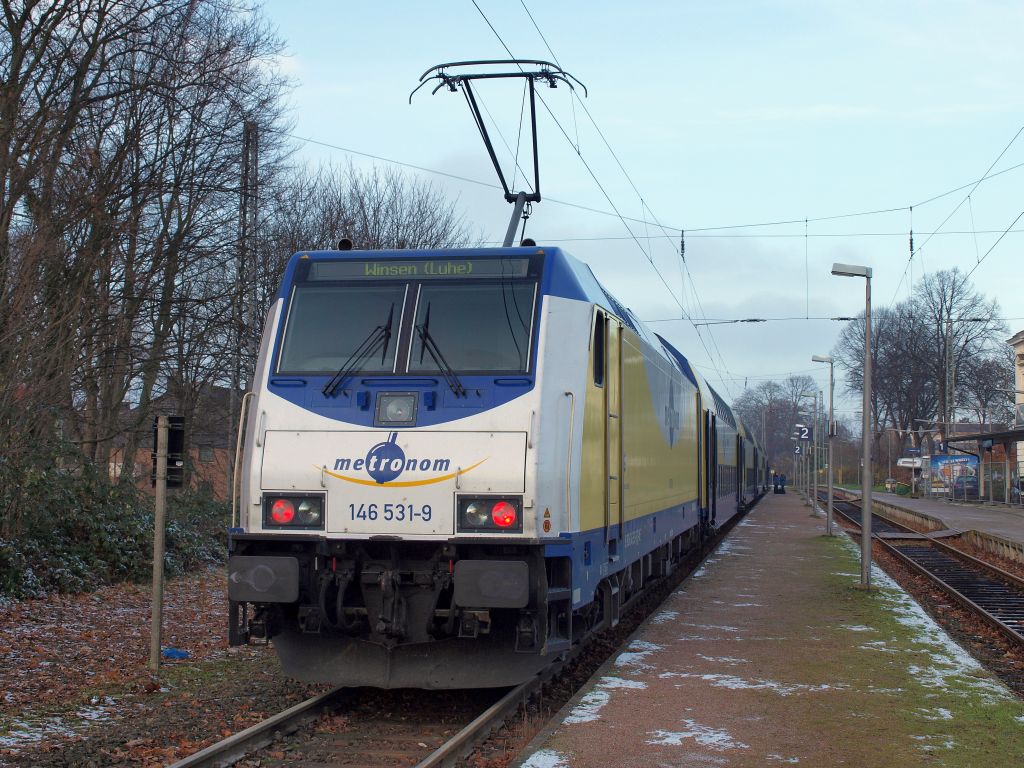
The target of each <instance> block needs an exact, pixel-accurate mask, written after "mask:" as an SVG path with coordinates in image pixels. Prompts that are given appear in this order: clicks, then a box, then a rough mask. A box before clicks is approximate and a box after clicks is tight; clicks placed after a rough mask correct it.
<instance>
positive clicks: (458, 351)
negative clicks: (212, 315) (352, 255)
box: [277, 258, 541, 375]
mask: <svg viewBox="0 0 1024 768" xmlns="http://www.w3.org/2000/svg"><path fill="white" fill-rule="evenodd" d="M540 263H541V262H540V260H535V259H530V258H505V259H436V260H423V259H417V260H413V259H409V260H402V261H400V260H396V259H382V260H379V261H313V262H309V263H308V264H307V265H305V266H304V267H303V268H302V270H300V272H299V273H298V274H297V275H296V279H297V283H296V285H295V287H294V289H293V291H292V297H291V302H290V304H289V308H288V314H287V318H286V321H285V330H284V336H283V341H282V343H281V349H280V353H279V355H278V364H277V372H278V373H289V374H310V375H316V374H330V375H335V374H338V375H342V374H340V373H339V372H342V371H344V375H351V374H354V373H370V374H384V373H397V374H414V375H422V374H427V375H435V374H443V375H449V374H452V373H455V374H484V373H495V374H502V373H526V372H527V371H528V370H529V366H530V341H531V337H532V334H531V329H532V328H533V322H534V313H535V305H536V300H537V282H538V276H539V274H538V273H539V266H540Z"/></svg>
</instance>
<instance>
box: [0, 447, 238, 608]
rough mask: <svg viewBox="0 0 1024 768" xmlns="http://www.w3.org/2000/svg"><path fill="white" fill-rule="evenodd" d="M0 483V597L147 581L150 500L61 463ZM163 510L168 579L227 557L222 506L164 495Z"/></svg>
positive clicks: (3, 477) (5, 472) (1, 477)
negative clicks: (2, 512)
mask: <svg viewBox="0 0 1024 768" xmlns="http://www.w3.org/2000/svg"><path fill="white" fill-rule="evenodd" d="M0 481H3V482H2V485H0V510H6V518H5V519H2V520H0V523H3V526H2V527H0V530H4V531H6V534H5V535H4V536H0V594H3V595H8V596H10V597H18V598H21V597H40V596H42V595H44V594H46V593H49V592H82V591H90V590H93V589H96V588H97V587H99V586H102V585H104V584H112V583H117V582H121V581H143V580H145V579H148V578H149V576H150V574H151V572H152V551H153V499H152V497H150V496H148V495H147V494H145V493H143V492H141V491H139V490H138V489H136V488H134V487H132V486H130V485H127V484H124V483H112V482H110V481H109V480H108V479H107V477H106V475H105V474H103V473H101V472H98V471H97V470H96V469H95V468H93V467H90V466H86V467H84V468H82V469H81V470H78V471H75V472H68V471H66V470H63V469H60V468H59V466H58V462H50V463H49V464H48V465H47V466H46V468H44V469H39V465H38V464H35V465H34V466H32V467H29V468H27V469H24V470H22V471H21V472H16V471H14V468H12V467H11V466H9V465H6V466H3V467H2V468H0ZM167 509H168V515H167V528H166V538H165V542H166V555H165V569H166V573H167V575H168V576H175V575H179V574H182V573H185V572H187V571H189V570H191V569H194V568H195V567H197V566H199V565H201V564H204V563H212V562H219V561H222V560H223V559H224V557H225V555H226V549H227V524H228V515H229V510H228V507H227V505H226V504H224V503H221V502H216V501H214V500H212V499H210V498H209V497H207V496H203V495H200V494H195V493H183V494H178V495H172V496H169V498H168V503H167ZM12 510H13V511H16V512H17V515H16V516H15V515H13V514H11V512H12Z"/></svg>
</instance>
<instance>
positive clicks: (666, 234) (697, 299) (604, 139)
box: [473, 0, 732, 396]
mask: <svg viewBox="0 0 1024 768" xmlns="http://www.w3.org/2000/svg"><path fill="white" fill-rule="evenodd" d="M520 4H521V5H522V6H523V10H524V11H526V15H527V16H528V17H529V19H530V22H531V23H532V24H533V27H534V29H536V30H537V34H538V35H540V38H541V40H542V41H543V43H544V45H545V47H546V48H547V49H548V52H549V53H550V54H551V58H552V59H554V61H555V63H556V64H558V66H559V67H561V66H562V64H561V62H560V61H559V59H558V56H557V54H556V53H555V51H554V49H553V48H552V47H551V45H550V43H548V40H547V38H546V37H545V36H544V33H543V32H542V31H541V29H540V25H539V24H537V20H536V19H535V18H534V17H533V14H532V13H530V9H529V8H528V7H527V6H526V2H525V0H520ZM473 5H474V6H476V8H477V10H478V11H479V12H480V14H481V15H484V13H483V11H482V10H480V6H479V5H477V3H476V0H473ZM485 19H486V16H485ZM487 24H488V26H490V28H491V31H492V32H494V34H495V35H496V36H497V37H498V39H499V40H500V41H501V44H502V46H503V47H504V48H505V50H506V52H508V54H509V55H510V56H512V52H511V51H510V50H509V48H508V46H507V45H505V42H504V41H503V40H501V37H500V35H498V33H497V30H495V29H494V26H493V25H492V24H491V23H490V21H488V22H487ZM513 58H514V57H513ZM570 101H571V102H572V103H573V104H575V102H576V101H579V103H580V108H581V109H582V110H583V112H584V114H586V116H587V118H588V119H589V120H590V122H591V124H592V125H593V126H594V130H595V131H597V134H598V136H600V137H601V141H602V142H603V143H604V145H605V148H606V149H607V150H608V152H609V154H610V155H611V156H612V158H613V159H614V160H615V163H616V165H618V167H619V170H620V171H622V175H623V176H624V177H625V179H626V181H627V182H628V183H629V185H630V187H632V189H633V192H635V193H636V196H637V198H638V199H639V200H640V205H641V214H643V212H644V211H645V210H646V211H647V212H648V213H650V214H651V218H653V219H654V224H655V226H657V227H658V228H659V229H660V230H661V232H662V234H663V236H664V237H665V239H666V240H667V241H668V243H669V245H670V246H671V247H672V248H673V249H674V250H675V251H676V253H677V255H678V256H679V258H680V269H681V271H682V272H683V273H684V274H689V266H688V265H687V264H686V260H685V259H683V258H682V257H683V252H682V246H680V247H679V248H676V245H675V241H674V238H673V237H672V236H671V235H670V234H669V232H668V230H667V229H666V228H665V226H664V225H662V223H661V222H660V221H659V220H658V217H657V216H655V215H654V212H653V211H652V210H651V208H650V206H648V205H647V202H646V200H644V196H643V195H642V194H641V192H640V190H639V188H638V187H637V185H636V184H635V183H634V181H633V178H632V177H631V176H630V175H629V172H628V171H627V170H626V168H625V166H624V165H623V164H622V161H621V160H620V159H619V156H618V154H617V153H616V152H615V150H614V149H613V148H612V145H611V143H610V142H609V141H608V138H607V137H606V136H605V135H604V132H603V131H602V130H601V127H600V126H599V125H598V124H597V120H595V119H594V116H593V115H592V114H591V113H590V110H589V109H588V108H587V105H586V104H584V103H583V101H582V100H580V99H579V98H578V97H577V96H576V94H575V93H571V94H570ZM542 103H543V104H544V106H545V108H546V109H547V110H548V113H549V114H551V117H552V119H553V120H555V123H556V125H558V127H559V129H560V130H562V133H563V134H565V137H566V139H567V140H568V141H569V144H570V145H571V146H572V145H573V144H572V140H571V139H569V136H568V134H566V133H565V131H564V129H562V127H561V124H560V123H559V122H558V120H557V118H555V116H554V114H552V113H551V109H550V107H548V106H547V103H546V102H544V101H543V100H542ZM574 114H575V113H574ZM577 138H578V137H577ZM574 148H575V149H576V153H577V155H579V157H580V160H581V161H583V163H584V165H585V166H586V167H587V170H588V172H590V174H591V176H592V177H594V181H595V182H597V177H596V176H595V175H594V173H593V171H592V170H591V169H590V167H589V165H588V164H587V163H586V161H585V160H583V156H582V152H581V150H580V148H579V146H578V141H577V144H576V145H575V146H574ZM597 183H598V186H599V187H601V191H602V193H604V194H605V197H606V199H608V202H609V204H611V198H610V197H608V195H607V193H606V192H605V191H604V188H603V186H602V185H601V184H600V182H597ZM613 207H614V206H613ZM616 210H617V209H616ZM620 218H621V217H620ZM644 219H645V224H644V226H645V227H646V226H647V223H646V216H644ZM622 223H623V225H624V226H626V228H627V230H628V229H629V226H628V225H627V224H626V222H625V220H623V222H622ZM680 233H681V230H680ZM630 234H632V231H631V230H630ZM637 245H638V246H639V247H640V249H641V250H642V251H644V255H645V256H646V257H647V260H648V261H649V262H650V264H651V267H652V268H653V269H654V271H655V272H656V273H657V274H658V277H659V279H661V281H662V283H663V284H664V285H665V287H666V289H668V291H669V294H670V295H671V296H673V298H674V297H675V293H674V292H673V291H672V290H671V288H669V286H668V282H667V281H666V280H665V278H664V276H663V275H662V274H661V270H659V269H658V267H657V265H656V264H655V263H654V259H653V257H652V256H651V255H650V253H649V252H648V251H646V250H644V248H643V246H642V245H641V244H640V242H639V240H637ZM689 277H690V286H691V291H692V293H693V297H694V300H695V303H696V305H697V309H698V311H699V312H700V314H701V315H703V312H704V308H703V306H702V305H701V302H700V297H699V295H698V294H697V292H696V291H695V290H693V285H694V280H693V275H692V274H689ZM685 300H686V295H685V286H684V287H683V291H682V292H681V295H680V301H679V302H677V303H678V304H679V309H680V311H682V313H683V314H684V315H686V316H688V317H689V316H690V315H691V314H692V313H688V312H687V311H686V309H685V307H684V305H683V302H685ZM691 322H693V321H692V318H691ZM693 327H694V330H696V331H697V336H698V339H699V340H700V342H701V345H702V346H704V348H705V351H706V352H708V356H709V357H712V355H711V353H710V351H709V350H708V349H707V346H706V345H705V344H704V340H703V339H702V338H701V335H700V329H699V328H698V327H697V325H696V324H695V323H694V326H693ZM708 336H709V337H710V338H711V343H712V346H713V347H714V348H715V351H716V352H717V353H718V359H719V361H720V362H721V364H722V367H723V368H724V369H725V370H726V372H728V371H729V368H728V365H727V364H726V362H725V358H724V357H723V355H722V352H721V350H720V349H719V348H718V342H717V341H716V340H715V337H714V334H712V333H711V332H710V331H709V332H708ZM712 359H713V358H712ZM716 372H718V371H717V367H716ZM719 373H720V372H719ZM727 389H728V387H727ZM729 394H730V396H731V395H732V393H731V392H730V393H729Z"/></svg>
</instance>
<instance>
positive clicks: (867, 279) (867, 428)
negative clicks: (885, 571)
mask: <svg viewBox="0 0 1024 768" xmlns="http://www.w3.org/2000/svg"><path fill="white" fill-rule="evenodd" d="M832 274H833V275H839V276H840V277H863V278H864V427H863V432H862V433H861V441H862V442H863V443H864V446H863V448H864V472H863V476H862V478H861V485H862V489H863V490H862V492H861V522H860V530H861V538H860V583H861V585H862V586H864V587H870V586H871V479H872V476H873V473H872V471H871V267H863V266H859V265H857V264H838V263H836V264H833V265H832Z"/></svg>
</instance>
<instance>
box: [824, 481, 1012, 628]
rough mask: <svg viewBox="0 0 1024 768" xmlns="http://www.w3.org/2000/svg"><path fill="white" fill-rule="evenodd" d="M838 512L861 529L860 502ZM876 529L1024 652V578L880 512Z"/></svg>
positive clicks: (905, 559)
mask: <svg viewBox="0 0 1024 768" xmlns="http://www.w3.org/2000/svg"><path fill="white" fill-rule="evenodd" d="M835 510H836V512H837V513H838V514H840V515H842V516H843V517H844V518H845V519H846V520H848V521H850V522H851V523H852V524H854V525H856V526H857V527H858V528H859V527H860V514H861V509H860V504H859V503H855V502H852V501H837V502H835ZM871 525H872V531H873V533H874V536H873V538H874V539H875V540H876V541H878V542H879V544H880V545H881V546H882V547H883V548H884V549H885V550H886V551H887V552H890V553H891V554H892V555H893V556H894V557H896V558H897V559H898V560H899V561H901V562H902V563H904V564H905V565H907V566H908V567H909V568H910V569H911V570H913V571H915V572H916V573H919V574H921V575H922V576H924V577H926V578H927V579H928V580H929V581H931V582H932V583H933V584H935V585H936V586H937V587H939V589H941V590H942V591H943V592H945V593H946V594H947V595H949V597H950V598H952V599H953V600H955V601H956V602H957V603H959V604H960V605H961V606H963V607H964V608H966V609H967V610H968V611H970V612H971V613H973V614H975V615H977V616H978V617H980V618H981V619H983V620H984V621H985V622H986V623H987V624H989V626H991V627H992V628H994V629H995V630H997V631H998V632H1000V633H1001V634H1002V635H1004V636H1005V637H1006V638H1007V639H1008V640H1009V641H1010V642H1011V643H1013V644H1014V645H1016V646H1018V647H1021V648H1024V579H1020V578H1018V577H1017V576H1014V575H1013V574H1011V573H1008V572H1006V571H1004V570H1002V569H1001V568H998V567H997V566H995V565H992V564H991V563H986V562H985V561H983V560H979V559H978V558H976V557H972V556H971V555H968V554H967V553H965V552H961V551H960V550H958V549H955V548H954V547H951V546H949V545H948V544H944V543H942V542H941V541H938V540H937V539H935V538H933V537H931V536H929V535H928V534H923V533H919V532H917V531H912V530H911V529H909V528H906V527H905V526H902V525H900V524H899V523H896V522H894V521H892V520H888V519H886V518H884V517H881V516H879V515H877V514H873V515H872V520H871ZM876 526H877V527H876ZM887 536H888V537H890V538H889V539H888V540H887V539H886V537H887ZM897 536H898V538H897Z"/></svg>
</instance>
